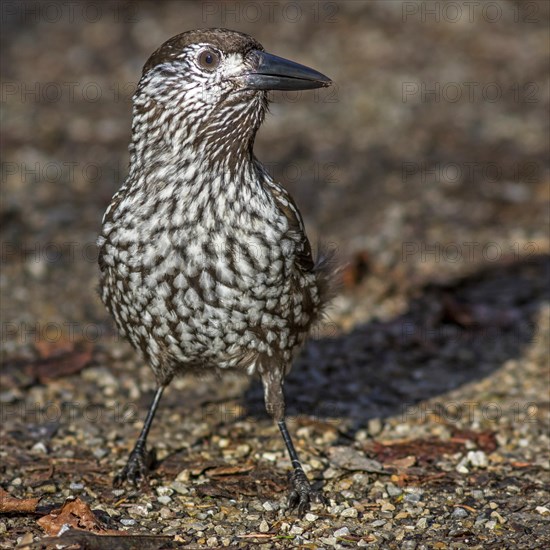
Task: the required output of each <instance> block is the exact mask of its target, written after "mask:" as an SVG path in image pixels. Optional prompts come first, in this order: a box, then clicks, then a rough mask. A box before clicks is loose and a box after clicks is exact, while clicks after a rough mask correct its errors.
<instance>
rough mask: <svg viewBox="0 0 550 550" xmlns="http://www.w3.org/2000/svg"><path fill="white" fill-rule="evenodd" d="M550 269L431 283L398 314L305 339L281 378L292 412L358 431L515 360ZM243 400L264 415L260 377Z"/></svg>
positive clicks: (498, 271) (448, 410) (534, 261)
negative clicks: (341, 332) (335, 333)
mask: <svg viewBox="0 0 550 550" xmlns="http://www.w3.org/2000/svg"><path fill="white" fill-rule="evenodd" d="M549 274H550V257H549V256H546V255H541V256H537V257H534V258H530V259H526V260H522V261H516V262H512V263H506V264H499V265H493V266H490V267H486V268H484V269H482V270H480V271H477V272H476V273H474V274H472V275H469V276H467V277H464V278H460V279H458V280H455V281H453V282H450V283H447V284H444V285H441V284H428V285H427V286H425V287H424V288H422V289H421V290H420V291H419V292H418V293H417V296H415V297H414V298H413V299H412V300H411V302H410V306H409V308H408V310H407V312H406V313H405V314H403V315H401V316H399V317H397V318H394V319H391V320H388V321H373V322H369V323H367V324H364V325H360V326H357V327H355V328H354V329H353V330H352V331H351V332H349V333H347V334H344V335H342V336H339V337H336V338H325V339H319V340H312V341H310V342H309V344H308V345H307V346H306V349H305V350H304V352H303V354H302V355H301V357H300V358H299V359H298V360H297V361H296V362H295V365H294V368H293V370H292V372H291V374H290V375H289V377H288V378H287V382H286V386H285V388H286V396H287V413H288V415H289V416H290V417H295V416H300V415H306V416H310V417H311V416H313V417H316V418H318V419H321V420H327V419H331V418H344V419H349V420H350V421H351V422H350V428H351V429H352V430H356V429H358V428H360V427H364V426H365V425H366V424H367V423H368V420H369V419H371V418H375V417H387V416H393V415H403V420H406V417H407V416H414V415H418V414H422V409H421V408H420V407H418V404H419V403H420V402H421V401H424V400H427V399H433V398H435V397H437V396H444V395H445V394H446V393H447V392H449V391H450V390H453V389H455V388H457V387H459V386H461V385H464V384H468V383H470V382H474V381H475V380H478V379H481V378H485V377H487V376H489V375H490V374H491V373H492V372H493V371H495V370H496V369H498V368H499V367H501V366H502V365H503V364H504V363H505V362H506V361H508V360H510V359H514V358H518V357H521V355H522V354H523V353H524V351H525V349H526V347H528V346H529V344H530V343H532V342H533V341H534V340H535V339H536V338H537V337H538V333H537V325H536V319H537V312H538V310H539V308H540V305H541V303H542V302H543V301H544V300H545V299H548V297H549V288H548V280H549ZM495 391H496V392H498V388H495ZM244 405H245V407H246V408H247V412H248V414H249V415H259V416H262V415H265V413H264V405H263V395H262V389H261V386H260V384H259V383H254V384H253V385H252V386H251V387H250V388H249V390H248V391H247V392H246V395H245V397H244ZM439 405H440V407H441V409H442V412H443V414H453V411H452V408H453V406H454V404H452V403H448V402H446V401H445V399H444V398H443V399H442V401H441V402H440V403H439Z"/></svg>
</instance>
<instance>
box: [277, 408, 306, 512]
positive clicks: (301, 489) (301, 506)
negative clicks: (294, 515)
mask: <svg viewBox="0 0 550 550" xmlns="http://www.w3.org/2000/svg"><path fill="white" fill-rule="evenodd" d="M277 425H278V426H279V430H281V434H282V436H283V440H284V442H285V445H286V448H287V450H288V454H289V456H290V462H291V463H292V468H293V471H292V473H291V474H290V476H289V477H290V482H291V483H292V491H291V492H290V496H289V497H288V506H289V508H290V509H294V508H296V507H297V508H298V513H299V514H300V515H303V514H304V513H305V512H307V510H308V509H309V504H310V502H311V497H312V496H313V495H314V494H315V491H313V489H312V488H311V485H310V483H309V481H308V479H307V476H306V473H305V472H304V469H303V468H302V464H301V463H300V459H299V458H298V453H297V452H296V449H295V448H294V443H292V439H291V437H290V434H289V433H288V429H287V427H286V422H285V420H284V418H283V420H279V422H277Z"/></svg>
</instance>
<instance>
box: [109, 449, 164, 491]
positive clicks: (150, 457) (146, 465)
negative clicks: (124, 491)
mask: <svg viewBox="0 0 550 550" xmlns="http://www.w3.org/2000/svg"><path fill="white" fill-rule="evenodd" d="M155 460H156V453H155V451H154V449H153V450H152V451H150V452H148V451H147V449H146V448H145V446H136V447H134V450H133V451H132V452H131V453H130V456H129V457H128V462H126V466H124V468H123V469H122V470H121V471H120V472H119V473H118V474H117V475H116V476H115V478H114V480H113V486H114V487H120V486H122V485H123V484H124V483H125V482H128V483H130V484H132V485H134V486H135V487H137V486H139V485H141V484H142V483H143V482H144V481H145V480H146V479H147V475H148V473H149V470H150V469H151V467H152V465H153V464H154V462H155Z"/></svg>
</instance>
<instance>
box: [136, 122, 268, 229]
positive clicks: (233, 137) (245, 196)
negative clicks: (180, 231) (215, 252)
mask: <svg viewBox="0 0 550 550" xmlns="http://www.w3.org/2000/svg"><path fill="white" fill-rule="evenodd" d="M155 122H156V121H155V120H150V119H143V118H141V119H140V118H139V117H136V116H135V117H134V127H133V130H134V139H133V141H132V144H131V146H130V153H131V158H130V173H129V176H128V180H127V182H128V185H127V187H128V192H129V193H130V194H131V195H132V196H135V197H136V198H137V197H140V196H141V197H147V200H149V201H152V202H154V200H156V199H158V200H159V201H160V202H162V203H164V202H165V201H174V202H175V203H176V206H175V207H174V208H175V209H176V210H175V211H174V212H176V215H177V216H179V217H180V218H182V217H196V218H197V219H201V220H203V223H205V224H214V225H216V226H219V224H223V225H224V226H225V225H227V224H231V223H241V224H242V223H247V222H246V220H247V219H248V217H250V219H253V218H255V217H256V218H257V216H258V214H259V213H260V212H263V211H265V210H266V208H268V209H269V206H268V205H269V204H271V202H272V198H271V197H270V194H269V190H268V189H267V188H266V187H265V177H266V173H265V170H264V168H263V167H262V165H261V164H260V163H259V161H258V160H257V159H256V158H255V157H254V154H253V145H254V138H255V135H256V130H257V126H259V124H248V125H244V126H243V125H237V124H228V125H227V127H226V128H225V129H224V131H218V130H217V127H216V126H206V127H204V126H203V127H201V125H200V123H198V122H197V123H195V124H189V120H185V121H177V120H172V121H170V122H169V123H168V124H167V123H166V120H165V121H162V120H161V121H160V122H162V124H161V125H160V126H161V127H159V125H158V124H155ZM177 213H179V214H177Z"/></svg>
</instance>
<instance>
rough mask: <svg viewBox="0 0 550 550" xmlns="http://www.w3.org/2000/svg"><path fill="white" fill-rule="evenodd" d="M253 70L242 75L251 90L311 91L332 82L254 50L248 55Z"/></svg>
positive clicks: (312, 71)
mask: <svg viewBox="0 0 550 550" xmlns="http://www.w3.org/2000/svg"><path fill="white" fill-rule="evenodd" d="M249 55H250V56H251V58H252V59H253V66H254V68H253V69H252V70H251V71H250V72H248V73H247V74H246V75H244V81H245V83H246V86H247V88H249V89H252V90H312V89H313V88H322V87H324V86H330V85H331V84H332V80H331V79H330V78H328V77H326V76H325V75H324V74H321V73H319V72H317V71H315V70H313V69H310V68H309V67H306V66H305V65H300V64H299V63H294V61H289V60H288V59H284V58H282V57H278V56H276V55H272V54H270V53H266V52H262V51H260V50H254V51H252V52H251V53H250V54H249Z"/></svg>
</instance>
